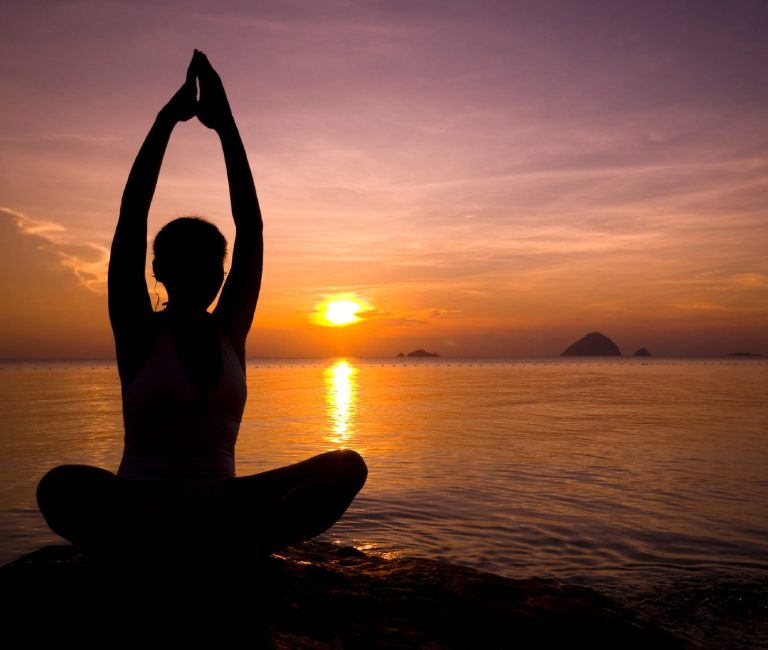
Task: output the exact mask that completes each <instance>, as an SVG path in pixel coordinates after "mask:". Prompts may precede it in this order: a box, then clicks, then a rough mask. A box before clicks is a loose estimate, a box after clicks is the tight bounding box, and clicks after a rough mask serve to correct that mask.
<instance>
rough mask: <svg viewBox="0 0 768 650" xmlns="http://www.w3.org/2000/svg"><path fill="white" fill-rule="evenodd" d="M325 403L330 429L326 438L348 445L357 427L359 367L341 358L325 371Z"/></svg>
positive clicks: (339, 444) (335, 442)
mask: <svg viewBox="0 0 768 650" xmlns="http://www.w3.org/2000/svg"><path fill="white" fill-rule="evenodd" d="M323 375H324V377H325V403H326V406H327V408H328V418H329V420H330V422H331V427H330V431H329V432H328V435H326V437H325V439H326V440H327V441H328V442H332V443H333V444H334V445H336V446H338V447H341V448H343V447H346V446H347V443H348V442H349V440H350V438H351V437H352V434H353V433H354V428H355V426H354V425H355V422H354V418H355V411H356V408H357V379H356V375H357V368H355V367H354V366H353V365H352V364H350V363H349V362H348V361H347V360H346V359H339V360H338V361H336V363H334V364H333V365H332V366H330V367H328V368H326V369H325V370H324V371H323Z"/></svg>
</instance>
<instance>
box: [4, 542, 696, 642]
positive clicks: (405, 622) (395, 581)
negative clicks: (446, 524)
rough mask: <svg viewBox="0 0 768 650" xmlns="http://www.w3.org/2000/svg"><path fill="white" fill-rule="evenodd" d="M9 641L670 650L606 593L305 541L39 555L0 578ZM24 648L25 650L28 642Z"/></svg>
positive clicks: (50, 550)
mask: <svg viewBox="0 0 768 650" xmlns="http://www.w3.org/2000/svg"><path fill="white" fill-rule="evenodd" d="M0 593H2V598H3V613H4V615H5V621H6V622H5V624H4V628H5V629H4V631H5V635H6V638H7V639H8V638H14V633H15V632H19V633H21V634H22V635H23V637H22V638H24V639H26V640H28V641H29V642H30V644H31V639H33V638H34V639H44V640H51V641H56V642H57V643H58V644H59V645H60V644H62V643H64V642H66V641H68V640H72V641H77V643H78V645H79V646H82V644H83V642H85V643H86V645H87V644H88V643H89V642H98V643H100V645H105V646H109V645H111V644H113V643H115V642H116V641H118V640H119V641H120V642H121V643H125V642H128V641H130V642H136V643H142V645H147V644H149V645H150V646H152V645H155V644H157V643H158V642H168V643H173V644H174V647H182V646H181V645H180V644H182V645H183V644H185V643H191V644H200V643H201V642H206V641H213V642H215V643H216V645H217V646H220V645H221V644H222V643H224V642H230V641H231V642H239V643H243V642H246V643H247V645H248V646H250V647H260V648H279V649H283V648H284V649H291V650H296V649H320V648H323V649H326V648H327V649H330V648H372V649H376V648H426V647H428V648H433V649H435V650H439V649H442V648H484V649H486V648H488V649H493V648H499V649H501V648H512V647H600V648H602V647H604V648H609V647H610V648H646V647H647V648H651V647H652V648H680V647H685V644H684V643H683V642H682V641H681V640H679V639H678V638H677V637H675V636H673V635H672V634H671V633H669V632H667V631H665V630H663V629H661V628H660V627H658V626H656V625H654V624H653V623H651V622H649V621H646V620H643V619H641V618H640V617H639V616H638V615H637V614H635V613H634V612H632V611H630V610H628V609H626V608H624V607H622V606H620V605H618V604H617V603H616V602H614V601H613V600H611V599H609V598H607V597H606V596H603V595H602V594H600V593H598V592H596V591H593V590H591V589H588V588H584V587H575V586H570V587H565V586H562V585H560V584H558V583H557V582H556V581H553V580H544V579H529V580H515V579H510V578H503V577H500V576H496V575H493V574H489V573H482V572H479V571H475V570H473V569H469V568H465V567H459V566H455V565H452V564H447V563H443V562H437V561H433V560H427V559H414V558H399V559H384V558H380V557H375V556H370V555H365V554H363V553H361V552H360V551H357V550H355V549H353V548H345V547H339V546H336V545H333V544H329V543H323V542H317V541H314V542H306V543H304V544H300V545H297V546H294V547H292V548H290V549H289V550H287V551H284V552H282V553H280V554H276V555H273V556H271V557H269V558H264V559H262V560H260V561H255V560H253V559H251V560H246V559H244V558H242V557H241V558H238V557H233V556H231V555H230V556H229V557H227V558H219V559H218V561H217V563H216V564H215V565H213V564H212V565H205V564H204V563H202V562H201V561H200V558H197V559H195V558H194V557H191V556H190V557H188V558H187V559H186V560H180V559H179V558H177V557H176V558H174V561H172V562H169V561H168V560H167V559H163V558H151V559H150V558H143V559H142V558H138V557H136V558H126V557H122V558H113V559H105V558H102V559H99V560H96V559H94V558H89V557H86V556H84V555H83V554H81V553H79V552H78V551H77V550H76V549H75V548H74V547H72V546H66V545H62V546H46V547H44V548H42V549H40V550H38V551H35V552H34V553H30V554H28V555H25V556H23V557H21V558H19V559H18V560H16V561H15V562H11V563H10V564H7V565H6V566H4V567H2V568H0ZM32 645H34V644H32Z"/></svg>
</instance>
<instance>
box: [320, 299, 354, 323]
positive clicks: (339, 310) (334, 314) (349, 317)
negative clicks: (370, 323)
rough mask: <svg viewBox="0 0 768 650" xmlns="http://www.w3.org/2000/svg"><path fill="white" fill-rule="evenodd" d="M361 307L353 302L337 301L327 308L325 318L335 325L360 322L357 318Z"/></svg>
mask: <svg viewBox="0 0 768 650" xmlns="http://www.w3.org/2000/svg"><path fill="white" fill-rule="evenodd" d="M360 309H361V306H360V305H359V304H358V303H356V302H354V301H353V300H337V301H336V302H332V303H330V304H329V305H328V306H327V307H326V308H325V313H324V314H323V316H324V317H325V319H326V320H327V321H328V322H329V323H333V324H334V325H350V324H352V323H356V322H357V321H359V320H360V317H359V316H357V315H356V314H357V312H359V311H360Z"/></svg>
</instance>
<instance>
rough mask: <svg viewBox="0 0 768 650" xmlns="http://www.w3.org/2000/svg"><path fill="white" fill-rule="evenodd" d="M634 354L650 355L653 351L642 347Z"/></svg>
mask: <svg viewBox="0 0 768 650" xmlns="http://www.w3.org/2000/svg"><path fill="white" fill-rule="evenodd" d="M634 356H636V357H650V356H651V353H650V352H648V350H646V349H645V348H640V349H639V350H637V352H635V354H634Z"/></svg>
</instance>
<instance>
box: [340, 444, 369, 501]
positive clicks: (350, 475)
mask: <svg viewBox="0 0 768 650" xmlns="http://www.w3.org/2000/svg"><path fill="white" fill-rule="evenodd" d="M331 453H332V454H334V462H335V465H336V468H335V469H336V471H337V472H338V474H339V475H341V476H343V477H345V479H346V480H347V481H349V483H350V484H351V485H352V486H353V487H354V488H355V490H356V491H359V490H360V489H361V488H362V487H363V485H365V481H366V479H367V478H368V466H367V465H366V464H365V461H364V460H363V457H362V456H361V455H360V454H358V453H357V452H356V451H354V450H352V449H339V450H337V451H334V452H331Z"/></svg>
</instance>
